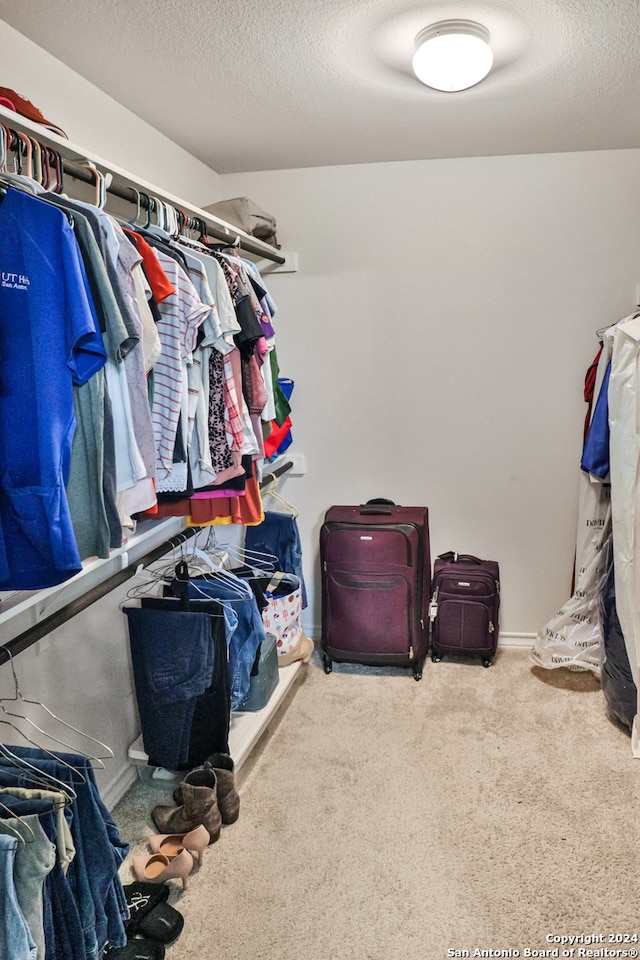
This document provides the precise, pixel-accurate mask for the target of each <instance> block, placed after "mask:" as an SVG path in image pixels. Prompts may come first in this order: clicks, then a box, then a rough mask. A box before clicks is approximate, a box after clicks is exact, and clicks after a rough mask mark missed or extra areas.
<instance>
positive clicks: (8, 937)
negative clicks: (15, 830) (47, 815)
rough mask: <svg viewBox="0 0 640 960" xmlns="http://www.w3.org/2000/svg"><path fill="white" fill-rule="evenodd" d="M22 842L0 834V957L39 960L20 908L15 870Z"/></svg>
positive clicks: (16, 959) (5, 959)
mask: <svg viewBox="0 0 640 960" xmlns="http://www.w3.org/2000/svg"><path fill="white" fill-rule="evenodd" d="M19 843H20V841H19V840H18V838H17V837H10V836H9V835H8V834H6V833H2V834H0V957H2V958H3V960H36V945H35V943H34V940H33V937H32V936H31V933H30V931H29V927H28V926H27V921H26V920H25V918H24V914H23V912H22V910H21V909H20V905H19V904H18V898H17V896H16V888H15V884H14V882H13V867H14V863H15V859H16V853H17V852H18V844H19Z"/></svg>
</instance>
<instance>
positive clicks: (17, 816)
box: [0, 787, 36, 844]
mask: <svg viewBox="0 0 640 960" xmlns="http://www.w3.org/2000/svg"><path fill="white" fill-rule="evenodd" d="M1 789H2V788H1V787H0V791H1ZM0 808H1V809H2V810H5V811H6V812H7V813H8V814H9V816H10V817H11V819H12V820H19V821H20V823H21V824H22V825H23V826H25V827H26V828H27V830H28V831H29V833H30V834H31V839H30V840H27V838H26V837H23V836H22V834H21V833H20V831H19V830H16V828H15V827H14V826H13V825H12V824H11V823H9V821H8V820H7V819H6V817H3V818H2V824H3V825H4V826H5V827H6V829H7V830H9V831H10V832H11V833H12V834H13V835H14V837H16V838H17V839H18V840H19V841H20V843H23V844H24V843H33V841H34V840H35V838H36V835H35V833H34V832H33V829H32V827H31V824H30V823H27V821H26V820H25V819H24V818H23V817H21V816H20V814H19V813H16V812H15V810H12V809H11V807H8V806H7V805H6V803H3V802H2V800H0Z"/></svg>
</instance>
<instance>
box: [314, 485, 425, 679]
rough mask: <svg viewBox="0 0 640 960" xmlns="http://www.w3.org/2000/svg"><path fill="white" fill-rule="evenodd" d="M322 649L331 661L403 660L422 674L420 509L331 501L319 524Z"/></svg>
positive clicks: (382, 662) (326, 660) (422, 544)
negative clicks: (343, 504)
mask: <svg viewBox="0 0 640 960" xmlns="http://www.w3.org/2000/svg"><path fill="white" fill-rule="evenodd" d="M320 561H321V568H322V651H323V659H324V669H325V672H326V673H331V669H332V661H334V660H336V661H338V662H347V663H361V664H365V665H369V666H406V667H411V668H412V669H413V676H414V677H415V679H416V680H420V678H421V677H422V667H423V665H424V661H425V659H426V656H427V651H428V645H429V638H428V629H427V608H428V604H429V596H430V579H431V557H430V553H429V524H428V511H427V508H426V507H399V506H396V505H395V504H394V503H392V502H390V501H388V500H386V501H385V500H372V501H369V503H366V504H362V505H361V506H358V507H331V508H330V509H329V510H327V512H326V514H325V518H324V523H323V525H322V527H321V529H320Z"/></svg>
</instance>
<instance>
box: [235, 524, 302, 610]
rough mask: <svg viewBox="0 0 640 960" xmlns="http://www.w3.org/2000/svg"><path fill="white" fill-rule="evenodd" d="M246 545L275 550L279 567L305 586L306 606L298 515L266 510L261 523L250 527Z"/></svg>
mask: <svg viewBox="0 0 640 960" xmlns="http://www.w3.org/2000/svg"><path fill="white" fill-rule="evenodd" d="M244 545H245V547H246V549H247V550H256V551H260V552H262V553H272V554H273V555H274V556H275V557H277V558H278V570H281V571H282V573H293V574H295V576H296V577H298V579H299V580H300V584H301V587H302V609H303V610H304V608H305V607H306V606H307V590H306V587H305V583H304V577H303V574H302V545H301V543H300V532H299V530H298V524H297V523H296V519H295V517H292V516H291V515H290V514H288V513H276V512H275V511H273V510H267V511H265V515H264V520H263V521H262V523H259V524H257V526H254V527H247V532H246V535H245V541H244Z"/></svg>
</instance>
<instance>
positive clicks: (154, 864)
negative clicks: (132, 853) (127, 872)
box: [131, 850, 193, 890]
mask: <svg viewBox="0 0 640 960" xmlns="http://www.w3.org/2000/svg"><path fill="white" fill-rule="evenodd" d="M131 865H132V867H133V872H134V873H135V875H136V877H137V879H138V880H140V881H142V882H144V883H165V881H167V880H173V879H180V880H182V889H183V890H186V889H187V877H188V876H189V874H190V873H191V871H192V870H193V857H192V856H191V854H190V853H189V851H188V850H181V851H180V853H179V854H178V855H177V856H175V857H172V858H171V859H169V857H165V856H164V854H162V853H154V854H153V855H152V856H151V857H145V856H144V855H142V856H139V857H132V858H131Z"/></svg>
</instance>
